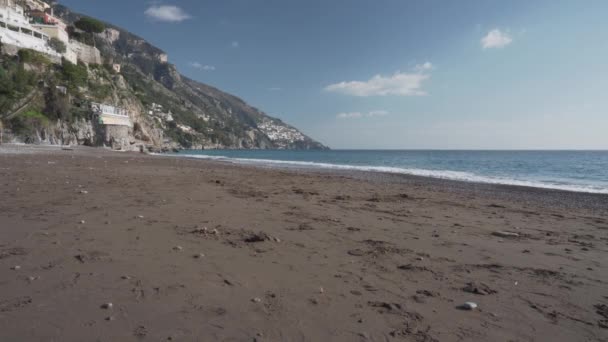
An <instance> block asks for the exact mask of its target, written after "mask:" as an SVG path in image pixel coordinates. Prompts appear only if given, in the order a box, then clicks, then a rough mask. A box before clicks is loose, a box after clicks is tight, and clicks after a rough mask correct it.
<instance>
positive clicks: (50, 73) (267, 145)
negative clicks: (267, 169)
mask: <svg viewBox="0 0 608 342" xmlns="http://www.w3.org/2000/svg"><path fill="white" fill-rule="evenodd" d="M54 12H55V15H56V16H58V17H60V18H61V19H63V20H64V21H65V22H66V24H68V26H71V25H73V23H74V22H75V21H77V20H78V19H80V18H81V17H83V16H82V15H80V14H78V13H74V12H72V11H70V9H68V8H66V7H64V6H61V5H57V4H55V5H54ZM105 24H106V28H105V30H104V31H103V32H102V33H99V34H94V35H90V36H85V37H73V38H75V39H79V40H82V41H83V42H85V43H88V44H89V45H94V46H96V47H97V48H98V49H99V51H100V52H101V57H102V60H103V64H102V65H95V64H88V65H85V64H84V63H79V64H78V65H71V64H70V63H68V62H65V61H64V63H63V65H56V64H53V63H49V61H47V60H45V59H44V57H42V56H38V55H39V54H37V53H34V52H30V51H23V50H22V51H21V52H20V55H19V56H18V57H17V56H9V55H6V54H3V55H2V56H1V57H0V78H3V77H4V78H5V79H6V80H7V82H8V83H11V82H10V81H12V83H13V85H11V86H10V87H9V86H6V85H3V86H0V113H2V114H1V115H2V116H1V119H2V121H3V122H4V126H5V127H6V128H7V129H8V130H9V131H10V132H12V134H11V135H10V136H11V137H12V139H13V140H15V141H23V142H32V143H37V142H44V143H52V144H86V145H105V146H112V147H114V148H117V149H123V150H124V149H137V148H139V146H141V145H144V146H146V147H148V148H149V149H176V148H194V149H203V148H204V149H209V148H235V149H241V148H243V149H254V148H256V149H258V148H259V149H324V148H326V147H325V146H323V145H322V144H321V143H319V142H317V141H314V140H313V139H311V138H309V137H308V136H306V135H304V134H303V133H302V132H300V131H299V130H298V129H296V128H294V127H292V126H290V125H288V124H286V123H284V122H282V121H281V120H280V119H277V118H273V117H270V116H268V115H267V114H265V113H264V112H262V111H260V110H258V109H257V108H254V107H252V106H250V105H248V104H247V103H245V102H244V101H243V100H241V99H240V98H238V97H236V96H233V95H230V94H228V93H225V92H222V91H221V90H219V89H216V88H214V87H211V86H209V85H206V84H202V83H199V82H197V81H194V80H192V79H189V78H187V77H185V76H183V75H181V74H180V73H179V72H178V71H177V69H176V67H175V66H174V65H172V64H170V63H168V57H167V55H166V54H165V52H164V51H162V50H161V49H159V48H157V47H155V46H153V45H151V44H150V43H148V42H147V41H145V40H144V39H143V38H140V37H138V36H136V35H134V34H132V33H130V32H128V31H125V30H123V29H121V28H118V27H116V26H113V25H112V24H110V23H105ZM75 34H77V33H75ZM24 52H25V55H28V56H25V58H24V56H22V55H24ZM114 65H118V66H119V67H120V70H119V71H117V70H114V69H113V66H114ZM17 79H18V81H19V82H15V80H17ZM3 83H4V82H3ZM64 87H65V88H64ZM64 89H65V91H64ZM90 102H99V103H103V104H109V105H113V106H118V107H121V108H125V109H127V110H128V111H129V116H130V119H131V121H132V122H133V127H132V129H129V131H128V133H124V132H123V133H120V132H114V131H112V130H108V129H105V130H100V129H99V127H96V126H97V124H96V122H95V120H94V119H93V117H92V115H91V113H89V112H88V108H89V107H88V106H89V105H88V104H89V103H90Z"/></svg>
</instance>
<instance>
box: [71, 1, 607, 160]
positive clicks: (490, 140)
mask: <svg viewBox="0 0 608 342" xmlns="http://www.w3.org/2000/svg"><path fill="white" fill-rule="evenodd" d="M60 2H61V3H62V4H64V5H67V6H68V7H70V8H72V9H73V10H75V11H78V12H81V13H84V14H88V15H91V16H94V17H97V18H99V19H103V20H105V21H108V22H111V23H113V24H115V25H118V26H120V27H122V28H124V29H127V30H129V31H131V32H133V33H135V34H137V35H139V36H141V37H143V38H145V39H146V40H148V41H149V42H151V43H152V44H153V45H155V46H157V47H159V48H161V49H163V50H164V51H166V52H167V53H168V55H169V61H170V62H171V63H173V64H175V65H176V66H177V68H178V69H179V70H180V72H181V73H182V74H184V75H187V76H188V77H191V78H193V79H196V80H198V81H201V82H204V83H207V84H210V85H212V86H215V87H218V88H219V89H221V90H224V91H227V92H229V93H232V94H234V95H237V96H239V97H241V98H242V99H244V100H245V101H247V102H248V103H249V104H251V105H253V106H255V107H257V108H259V109H260V110H262V111H264V112H266V113H267V114H269V115H271V116H275V117H278V118H281V119H282V120H283V121H285V122H287V123H290V124H292V125H294V126H295V127H297V128H299V129H301V130H302V131H303V132H304V133H306V134H308V135H310V136H311V137H313V138H314V139H317V140H319V141H321V142H323V143H325V144H326V145H328V146H330V147H332V148H336V149H426V148H428V149H608V44H607V42H608V21H607V20H606V13H608V1H604V0H587V1H584V2H579V1H570V0H563V1H562V0H535V1H528V0H524V1H520V0H510V1H498V0H479V1H474V0H463V1H447V0H446V1H435V0H428V1H405V0H374V1H371V0H306V1H305V0H298V1H296V0H222V1H205V0H174V1H168V0H167V1H155V2H151V1H145V0H129V1H125V0H120V1H119V0H104V1H103V2H101V1H99V0H60Z"/></svg>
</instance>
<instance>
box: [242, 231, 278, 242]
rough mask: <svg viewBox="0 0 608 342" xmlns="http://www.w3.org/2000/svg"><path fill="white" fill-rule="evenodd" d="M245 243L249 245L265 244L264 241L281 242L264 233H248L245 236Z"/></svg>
mask: <svg viewBox="0 0 608 342" xmlns="http://www.w3.org/2000/svg"><path fill="white" fill-rule="evenodd" d="M244 241H245V242H247V243H255V242H264V241H274V242H281V240H280V239H278V238H275V237H273V236H270V235H268V234H266V233H264V232H258V233H248V234H246V235H245V238H244Z"/></svg>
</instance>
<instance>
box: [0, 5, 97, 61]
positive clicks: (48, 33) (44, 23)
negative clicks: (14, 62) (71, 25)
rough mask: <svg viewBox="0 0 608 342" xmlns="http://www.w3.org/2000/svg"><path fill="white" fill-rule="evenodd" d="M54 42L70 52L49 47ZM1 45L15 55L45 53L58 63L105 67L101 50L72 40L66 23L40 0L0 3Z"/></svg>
mask: <svg viewBox="0 0 608 342" xmlns="http://www.w3.org/2000/svg"><path fill="white" fill-rule="evenodd" d="M20 4H23V5H25V7H23V6H21V5H20ZM26 9H27V10H26ZM51 38H55V39H58V40H60V41H61V42H63V43H64V44H65V46H66V51H65V52H63V53H59V52H57V51H55V50H54V49H53V48H52V47H51V46H50V45H49V42H50V40H51ZM0 42H2V44H3V45H6V46H7V48H12V50H14V51H18V50H19V49H32V50H35V51H38V52H42V53H44V54H46V55H48V56H50V57H52V60H54V61H55V62H59V61H60V60H61V57H63V58H65V59H66V60H68V61H69V62H71V63H73V64H76V63H78V61H82V62H83V63H86V64H101V63H102V59H101V53H100V52H99V50H98V49H97V48H96V47H93V46H90V45H86V44H84V43H81V42H78V41H76V40H71V39H70V37H69V34H68V31H67V25H66V24H65V22H63V20H61V19H60V18H58V17H56V16H55V15H54V13H53V9H52V8H51V7H50V6H49V5H48V4H46V3H44V2H42V1H39V0H21V1H20V2H17V1H15V0H0Z"/></svg>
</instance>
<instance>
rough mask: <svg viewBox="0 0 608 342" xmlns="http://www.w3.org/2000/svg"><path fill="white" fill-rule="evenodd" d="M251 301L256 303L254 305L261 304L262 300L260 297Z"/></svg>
mask: <svg viewBox="0 0 608 342" xmlns="http://www.w3.org/2000/svg"><path fill="white" fill-rule="evenodd" d="M251 301H252V302H254V303H261V302H262V299H260V298H258V297H255V298H253V299H251Z"/></svg>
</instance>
